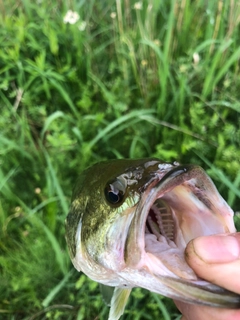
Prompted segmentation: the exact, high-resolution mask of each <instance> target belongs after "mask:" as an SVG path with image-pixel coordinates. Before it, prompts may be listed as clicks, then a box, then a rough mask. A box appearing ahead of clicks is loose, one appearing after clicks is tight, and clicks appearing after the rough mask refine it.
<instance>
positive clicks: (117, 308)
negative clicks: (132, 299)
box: [108, 288, 132, 320]
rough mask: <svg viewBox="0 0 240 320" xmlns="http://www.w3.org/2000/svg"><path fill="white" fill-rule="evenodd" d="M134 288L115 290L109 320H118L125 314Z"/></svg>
mask: <svg viewBox="0 0 240 320" xmlns="http://www.w3.org/2000/svg"><path fill="white" fill-rule="evenodd" d="M131 290H132V288H127V289H124V288H115V290H114V293H113V296H112V300H111V308H110V312H109V317H108V320H118V319H119V318H120V317H121V315H122V314H123V312H124V309H125V306H126V304H127V300H128V297H129V295H130V293H131Z"/></svg>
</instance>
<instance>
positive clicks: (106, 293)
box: [99, 283, 115, 307]
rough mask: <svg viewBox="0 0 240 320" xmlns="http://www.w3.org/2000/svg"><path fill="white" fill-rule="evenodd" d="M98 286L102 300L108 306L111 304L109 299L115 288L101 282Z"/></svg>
mask: <svg viewBox="0 0 240 320" xmlns="http://www.w3.org/2000/svg"><path fill="white" fill-rule="evenodd" d="M99 287H100V292H101V294H102V297H103V301H104V302H105V303H106V305H107V306H108V307H110V306H111V299H112V296H113V293H114V289H115V288H114V287H109V286H106V285H104V284H102V283H99Z"/></svg>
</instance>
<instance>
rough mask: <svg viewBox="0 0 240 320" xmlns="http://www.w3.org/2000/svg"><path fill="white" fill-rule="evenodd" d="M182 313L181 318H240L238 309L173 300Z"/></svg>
mask: <svg viewBox="0 0 240 320" xmlns="http://www.w3.org/2000/svg"><path fill="white" fill-rule="evenodd" d="M174 302H175V304H176V306H177V308H178V309H179V310H180V311H181V313H182V314H183V317H182V318H181V320H216V319H217V320H236V319H240V310H227V309H217V308H212V307H206V306H199V305H193V304H187V303H183V302H180V301H174Z"/></svg>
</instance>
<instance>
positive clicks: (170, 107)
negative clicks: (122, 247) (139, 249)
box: [0, 0, 240, 320]
mask: <svg viewBox="0 0 240 320" xmlns="http://www.w3.org/2000/svg"><path fill="white" fill-rule="evenodd" d="M68 10H73V11H75V12H77V13H78V15H79V19H78V20H77V21H76V22H75V23H73V24H70V23H64V21H63V19H64V16H65V15H66V13H67V11H68ZM239 22H240V5H239V3H238V2H237V1H233V0H232V1H221V0H218V1H217V0H214V1H205V0H200V1H190V0H180V1H178V0H171V1H157V0H150V1H143V2H134V1H132V0H126V1H120V0H116V1H94V0H92V1H85V0H83V1H76V0H73V1H69V2H62V1H57V0H54V1H48V0H42V1H36V2H34V1H28V0H19V1H17V2H16V1H12V0H10V1H0V43H1V50H0V112H1V116H0V230H1V231H0V317H1V315H2V316H3V317H4V318H5V319H7V318H9V319H76V318H77V319H84V320H86V319H96V318H99V319H105V318H106V317H107V314H108V308H107V307H106V306H104V303H103V301H102V299H101V296H100V294H99V289H98V286H97V284H96V283H94V282H92V281H90V280H89V279H87V277H85V276H84V275H80V274H78V273H77V272H76V271H74V270H73V267H72V265H71V263H70V261H69V257H68V253H67V249H66V244H65V239H64V236H65V230H64V220H65V217H66V214H67V211H68V207H69V203H70V198H71V190H72V187H73V185H74V183H75V179H76V176H77V175H78V174H79V172H80V171H81V170H82V169H84V168H85V167H86V166H88V165H90V164H91V163H93V162H96V161H99V160H104V159H110V158H123V157H131V158H137V157H149V156H155V157H159V158H161V159H163V160H165V161H174V160H176V159H177V160H179V161H181V162H183V163H184V162H185V163H189V162H192V163H197V164H201V165H202V166H203V167H204V168H205V169H206V170H207V172H208V173H209V174H210V175H211V176H212V178H213V179H214V181H215V182H216V184H217V187H218V188H219V190H220V192H221V193H222V194H223V196H224V197H225V198H226V200H227V201H228V202H229V204H230V205H231V206H232V207H233V209H234V210H235V211H238V210H239V207H240V201H239V196H240V195H239V185H240V175H239V172H240V170H239V169H240V117H239V114H240V103H239V101H240V92H239V85H240V77H239V58H240V49H239ZM236 225H237V226H239V219H238V218H237V217H236ZM146 301H147V302H146ZM143 304H144V308H142V305H143ZM156 317H157V318H158V319H170V318H171V319H175V318H177V317H179V313H178V311H177V310H176V308H175V307H174V305H173V303H172V302H171V301H170V300H169V299H166V298H163V297H160V296H156V295H153V294H149V293H147V292H146V291H143V290H140V289H136V290H134V291H133V294H132V296H131V298H130V302H129V303H128V308H127V310H126V313H125V314H124V316H123V319H125V320H127V319H133V318H134V319H152V318H156Z"/></svg>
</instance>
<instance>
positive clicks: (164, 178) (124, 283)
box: [66, 158, 239, 308]
mask: <svg viewBox="0 0 240 320" xmlns="http://www.w3.org/2000/svg"><path fill="white" fill-rule="evenodd" d="M235 231H236V229H235V226H234V222H233V211H232V209H231V208H230V207H229V206H228V204H227V203H226V202H225V201H224V199H223V198H222V197H221V195H220V194H219V193H218V191H217V189H216V187H215V185H214V184H213V182H212V180H211V179H210V178H209V177H208V175H207V174H206V173H205V171H204V170H203V169H202V168H201V167H199V166H196V165H180V164H179V163H177V162H174V163H164V162H162V161H160V160H159V159H155V158H148V159H137V160H130V159H128V160H112V161H106V162H100V163H97V164H95V165H93V166H92V167H90V168H88V169H86V170H85V171H84V172H83V173H82V175H81V176H80V178H79V180H78V182H77V184H76V187H75V189H74V191H73V198H72V204H71V208H70V212H69V214H68V216H67V219H66V238H67V243H68V247H69V251H70V257H71V260H72V262H73V264H74V266H75V268H76V269H77V270H79V271H82V272H84V273H85V274H87V275H88V276H89V277H90V278H91V279H93V280H95V281H97V282H100V283H102V284H105V285H109V286H115V287H118V288H132V287H143V288H145V289H148V290H150V291H152V292H156V293H160V294H163V295H165V296H168V297H170V298H173V299H177V300H181V301H185V302H189V303H198V304H205V305H210V306H217V307H232V308H234V307H238V306H239V296H237V295H236V294H233V293H231V292H229V291H226V290H224V289H222V288H220V287H218V286H215V285H213V284H211V283H208V282H206V281H204V280H202V279H199V278H198V276H197V275H196V274H195V272H194V271H193V270H192V269H191V268H190V267H189V265H188V264H187V262H186V260H185V257H184V250H185V248H186V245H187V243H188V242H189V241H190V240H192V239H193V238H196V237H198V236H205V235H213V234H218V233H232V232H235Z"/></svg>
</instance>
